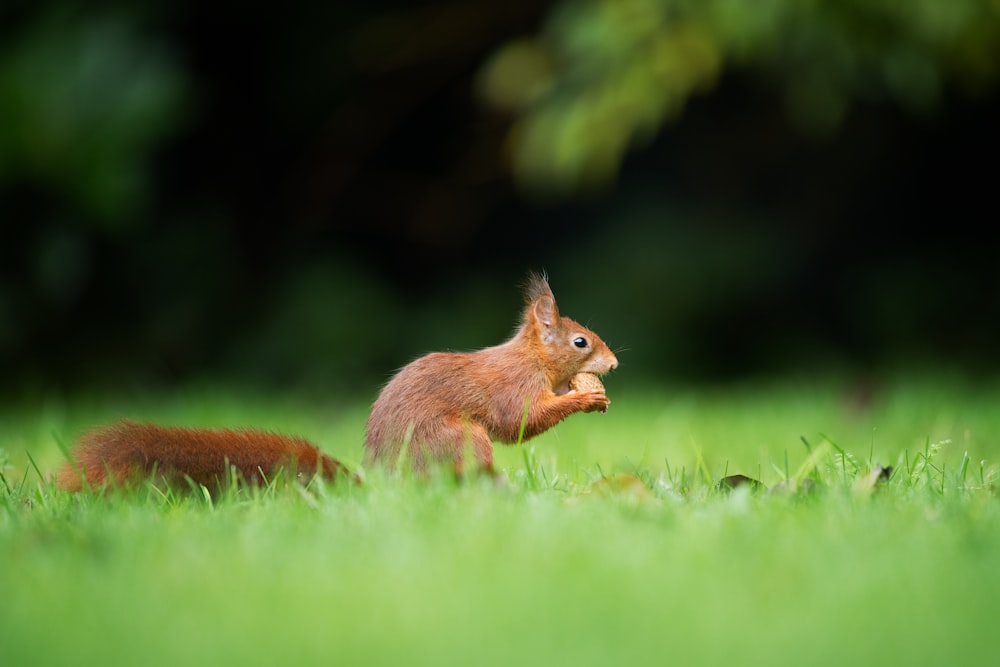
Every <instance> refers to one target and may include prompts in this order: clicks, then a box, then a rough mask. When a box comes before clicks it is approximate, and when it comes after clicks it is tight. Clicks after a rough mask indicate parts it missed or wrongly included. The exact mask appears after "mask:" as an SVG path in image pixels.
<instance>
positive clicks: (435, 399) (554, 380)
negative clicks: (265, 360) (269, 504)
mask: <svg viewBox="0 0 1000 667" xmlns="http://www.w3.org/2000/svg"><path fill="white" fill-rule="evenodd" d="M526 301H527V303H526V306H525V309H524V314H523V317H522V322H521V326H520V328H519V329H518V330H517V332H516V333H515V334H514V336H513V337H512V338H511V339H510V340H508V341H507V342H506V343H503V344H502V345H497V346H495V347H489V348H486V349H484V350H479V351H477V352H467V353H449V352H437V353H433V354H428V355H427V356H424V357H421V358H419V359H417V360H416V361H414V362H412V363H411V364H409V365H408V366H406V367H404V368H403V369H402V370H400V371H399V373H397V374H396V376H395V377H393V378H392V379H391V380H390V381H389V383H388V384H386V386H385V387H384V388H383V389H382V391H381V393H380V394H379V396H378V398H377V399H376V401H375V404H374V406H373V407H372V412H371V415H370V416H369V418H368V424H367V429H366V437H365V448H366V450H367V456H368V459H369V460H370V461H376V460H379V461H386V462H389V463H392V464H395V463H396V461H397V460H398V458H399V455H400V453H401V451H402V449H403V445H404V444H407V445H408V447H407V453H408V455H409V457H410V461H411V463H412V464H413V465H414V467H415V468H417V469H424V468H425V467H426V465H427V462H428V458H432V459H435V460H444V461H448V462H451V463H452V464H453V465H454V466H455V467H456V470H459V471H460V470H461V457H462V450H463V449H464V448H465V446H466V445H471V447H472V450H473V452H474V454H475V458H476V460H477V462H478V463H479V465H480V466H482V467H483V468H484V469H486V470H488V471H492V466H493V446H492V444H491V439H497V440H500V441H501V442H506V443H511V442H515V441H517V440H518V438H521V439H522V440H527V439H529V438H531V437H534V436H536V435H538V434H539V433H542V432H543V431H545V430H547V429H549V428H551V427H552V426H554V425H555V424H557V423H558V422H559V421H561V420H562V419H563V418H565V417H567V416H568V415H571V414H573V413H574V412H593V411H597V410H600V411H602V412H603V411H605V410H607V408H608V404H609V403H610V401H609V400H608V397H607V395H606V394H605V392H604V387H603V386H602V385H601V383H600V381H599V380H597V379H596V378H593V379H592V381H582V380H585V379H586V378H582V379H579V378H577V375H578V374H581V373H583V374H586V373H590V374H597V375H600V374H604V373H607V372H608V371H611V370H613V369H615V368H616V367H617V366H618V360H617V359H616V358H615V355H614V354H613V353H612V352H611V350H609V349H608V346H607V345H605V344H604V341H602V340H601V339H600V338H599V337H598V336H597V334H595V333H594V332H592V331H590V330H588V329H586V328H585V327H583V326H581V325H580V324H577V323H576V322H574V321H573V320H571V319H569V318H566V317H560V315H559V310H558V308H557V307H556V301H555V297H554V296H553V295H552V291H551V290H550V289H549V285H548V281H547V279H546V277H545V276H544V275H541V276H539V275H531V276H530V277H529V282H528V287H527V291H526ZM526 405H527V415H526V418H525V406H526ZM522 420H523V422H524V428H523V432H522ZM72 458H73V460H72V461H71V462H68V463H66V464H65V465H64V466H63V467H62V469H61V470H60V471H59V472H58V474H57V476H56V482H57V484H58V485H59V486H60V487H61V488H63V489H66V490H69V491H80V490H81V489H83V488H91V489H100V488H103V487H105V486H109V485H111V486H124V485H127V484H129V483H131V482H133V481H135V480H142V479H149V478H152V477H154V476H155V477H157V478H159V479H163V480H166V481H168V482H174V483H184V482H185V481H186V480H191V481H192V482H194V483H196V484H202V485H205V486H206V487H210V488H218V487H219V486H220V485H222V484H223V483H225V481H226V480H227V479H229V478H230V470H235V471H236V473H237V475H238V477H239V478H240V479H241V480H243V481H247V482H251V483H255V482H260V481H264V480H268V479H273V478H274V476H275V475H277V474H278V472H279V470H281V469H283V468H291V469H293V470H294V471H295V472H296V473H298V475H299V477H300V478H302V477H303V476H309V477H311V476H312V475H314V474H318V475H321V476H322V477H324V478H326V479H328V480H336V479H338V478H341V477H347V478H349V479H352V480H354V481H355V482H358V481H359V480H358V477H357V476H356V475H353V474H352V473H351V472H350V471H349V470H348V469H347V468H346V467H345V466H344V465H343V464H341V463H340V462H339V461H337V460H336V459H333V458H331V457H329V456H327V455H325V454H323V453H322V452H321V451H320V450H319V449H317V448H316V447H315V446H314V445H312V444H311V443H310V442H308V441H307V440H304V439H302V438H298V437H291V436H283V435H278V434H275V433H269V432H266V431H256V430H244V429H240V430H232V429H200V428H181V427H174V426H159V425H156V424H145V423H137V422H132V421H127V420H126V421H121V422H118V423H116V424H111V425H108V426H102V427H98V428H96V429H94V430H93V431H90V432H89V433H87V434H86V435H84V436H83V437H82V438H81V439H80V441H79V443H78V444H77V446H76V447H75V448H74V450H73V452H72Z"/></svg>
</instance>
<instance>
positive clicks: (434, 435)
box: [365, 273, 618, 473]
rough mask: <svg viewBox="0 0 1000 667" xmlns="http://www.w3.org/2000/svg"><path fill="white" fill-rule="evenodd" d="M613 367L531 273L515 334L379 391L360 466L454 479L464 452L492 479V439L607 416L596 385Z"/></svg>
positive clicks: (425, 362)
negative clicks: (400, 466)
mask: <svg viewBox="0 0 1000 667" xmlns="http://www.w3.org/2000/svg"><path fill="white" fill-rule="evenodd" d="M617 367H618V359H617V358H616V357H615V355H614V353H613V352H612V351H611V350H610V349H608V346H607V345H606V344H605V343H604V341H602V340H601V339H600V337H598V335H597V334H595V333H594V332H593V331H590V330H589V329H587V328H586V327H584V326H582V325H581V324H578V323H577V322H574V321H573V320H571V319H569V318H567V317H562V316H560V314H559V309H558V307H557V306H556V300H555V296H553V294H552V290H551V289H550V288H549V283H548V277H547V276H546V275H545V274H544V273H543V274H534V273H532V274H529V276H528V281H527V285H526V289H525V306H524V310H523V313H522V317H521V324H520V327H519V328H518V329H517V330H516V331H515V333H514V335H513V336H512V337H511V338H510V339H509V340H508V341H507V342H505V343H502V344H500V345H496V346H493V347H487V348H485V349H482V350H477V351H475V352H433V353H431V354H427V355H425V356H422V357H420V358H418V359H416V360H415V361H412V362H410V363H409V364H408V365H406V366H404V367H403V368H402V369H400V370H399V372H398V373H396V375H394V376H393V377H392V378H391V379H390V380H389V382H388V383H387V384H386V385H385V386H384V387H383V388H382V390H381V392H380V393H379V395H378V397H377V398H376V400H375V403H374V405H373V406H372V410H371V414H370V416H369V417H368V423H367V426H366V431H365V459H366V461H367V462H369V463H374V462H376V461H379V462H384V463H386V464H388V465H389V466H395V465H396V464H397V463H398V461H399V459H400V456H401V454H403V453H404V451H405V454H406V456H407V459H408V461H409V463H410V464H411V465H412V466H413V468H414V469H416V470H424V469H426V467H427V465H428V463H429V461H437V462H444V463H451V464H452V465H453V466H454V468H455V471H456V472H459V473H460V472H461V471H462V456H463V451H464V450H465V449H466V448H471V450H472V453H473V454H474V456H475V459H476V462H477V463H478V465H479V466H480V468H481V469H482V470H483V471H485V472H488V473H492V472H493V445H492V440H499V441H500V442H503V443H508V444H509V443H514V442H519V441H525V440H528V439H529V438H532V437H534V436H536V435H538V434H540V433H542V432H544V431H546V430H548V429H549V428H551V427H552V426H555V425H556V424H557V423H559V422H560V421H562V420H563V419H564V418H566V417H567V416H569V415H571V414H573V413H574V412H595V411H601V412H606V411H607V409H608V405H609V404H610V400H609V399H608V396H607V394H606V393H605V391H604V387H603V385H602V384H601V382H600V380H598V379H597V378H596V377H592V381H576V380H575V378H577V376H578V374H591V376H594V375H603V374H604V373H607V372H609V371H612V370H614V369H615V368H617Z"/></svg>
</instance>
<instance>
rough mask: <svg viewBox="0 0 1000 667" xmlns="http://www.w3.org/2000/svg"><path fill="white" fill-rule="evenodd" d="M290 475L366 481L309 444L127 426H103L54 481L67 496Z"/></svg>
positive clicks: (257, 434) (244, 432)
mask: <svg viewBox="0 0 1000 667" xmlns="http://www.w3.org/2000/svg"><path fill="white" fill-rule="evenodd" d="M283 469H291V470H292V471H293V472H294V473H295V474H296V475H297V478H298V479H299V480H302V481H308V480H309V479H311V478H312V476H313V475H319V476H321V477H323V478H324V479H326V480H328V481H336V480H338V479H340V478H343V477H346V478H349V479H351V480H353V481H354V482H355V483H358V482H359V481H360V480H359V479H358V477H357V476H356V475H354V474H352V473H351V472H350V471H349V470H348V469H347V468H346V467H345V466H344V465H343V464H342V463H340V462H339V461H337V460H336V459H334V458H331V457H329V456H327V455H326V454H324V453H322V452H321V451H320V450H319V449H317V448H316V446H315V445H313V444H312V443H310V442H309V441H308V440H305V439H303V438H299V437H294V436H284V435H279V434H277V433H271V432H268V431H258V430H252V429H207V428H182V427H177V426H160V425H157V424H145V423H139V422H134V421H129V420H122V421H120V422H118V423H116V424H111V425H108V426H101V427H98V428H96V429H94V430H92V431H90V432H89V433H87V434H85V435H84V436H83V437H82V438H80V441H79V442H78V444H77V445H76V447H75V448H74V449H73V452H72V460H71V461H69V462H67V463H65V464H64V465H63V467H62V468H61V469H60V470H59V472H58V473H57V474H56V484H57V485H58V486H59V487H60V488H62V489H64V490H66V491H81V490H83V489H84V488H87V489H102V488H105V487H107V486H119V487H124V486H128V485H129V484H131V483H133V482H135V481H137V480H142V479H152V478H157V479H158V480H163V481H166V482H168V483H171V484H183V483H184V482H185V481H186V480H190V481H191V482H193V483H195V484H201V485H204V486H205V487H206V488H210V489H213V490H218V489H219V488H220V487H221V486H223V485H224V483H225V481H226V480H227V479H230V474H231V471H235V473H236V475H237V480H238V481H240V482H247V483H250V484H259V483H261V482H267V481H268V480H271V479H274V477H275V476H276V475H277V474H279V472H280V471H281V470H283Z"/></svg>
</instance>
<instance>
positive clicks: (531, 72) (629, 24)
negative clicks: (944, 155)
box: [480, 0, 1000, 193]
mask: <svg viewBox="0 0 1000 667" xmlns="http://www.w3.org/2000/svg"><path fill="white" fill-rule="evenodd" d="M998 45H1000V5H998V4H997V3H996V2H992V1H990V0H956V1H954V2H940V1H938V0H918V1H914V2H895V1H894V0H848V1H844V0H811V1H795V0H764V1H762V2H744V1H742V0H564V2H562V3H561V4H560V5H559V6H558V7H557V8H556V10H555V11H553V12H552V14H551V16H550V17H549V20H548V22H547V24H546V26H545V28H544V29H543V30H542V32H541V33H540V34H539V35H536V36H533V37H530V38H523V39H519V40H516V41H513V42H511V43H509V44H507V45H505V46H504V47H502V48H501V49H500V50H499V51H498V52H497V53H496V54H495V55H494V56H493V58H492V59H491V60H490V61H489V62H488V63H487V64H486V65H485V66H484V67H483V69H482V72H481V75H480V89H481V92H482V95H483V97H484V98H485V99H486V100H487V101H489V102H490V103H491V104H493V105H494V106H496V107H498V108H502V109H507V110H510V111H512V112H514V113H515V114H516V119H517V120H516V122H515V124H514V126H513V128H512V130H511V133H510V136H509V148H510V154H511V160H512V163H513V167H514V171H515V175H516V176H517V178H518V179H519V180H520V181H521V183H522V185H524V186H525V187H526V188H528V189H530V190H534V191H537V192H557V193H567V192H572V191H575V190H578V189H581V188H586V187H588V186H600V185H605V184H607V183H608V182H609V181H611V180H613V178H614V176H615V174H616V172H617V170H618V168H619V167H620V165H621V162H622V159H623V157H624V155H625V153H626V151H627V150H628V149H629V148H630V147H632V146H635V145H641V144H643V143H645V142H648V141H649V140H650V139H651V138H652V137H653V136H654V135H655V134H656V132H657V131H658V129H659V128H660V126H661V125H663V124H664V123H665V122H668V121H670V120H672V119H674V118H676V117H677V116H678V115H679V114H680V113H681V111H682V110H683V108H684V106H685V105H686V104H687V102H688V101H689V99H690V98H691V97H692V96H693V95H695V94H697V93H699V92H703V91H705V90H708V89H710V88H712V86H713V85H714V84H715V83H716V81H717V80H718V78H719V77H720V75H721V74H722V73H723V72H725V71H728V70H740V71H744V72H752V73H754V74H756V75H759V76H760V77H761V79H762V81H764V82H767V83H766V85H770V82H773V83H774V84H775V85H776V86H777V87H778V88H779V90H780V94H781V95H782V96H783V98H784V100H785V107H786V109H787V112H788V114H789V116H790V117H791V119H792V120H793V121H794V122H795V123H796V124H797V125H799V126H800V127H802V128H803V129H804V130H806V131H808V132H813V133H827V132H829V131H831V130H833V129H835V128H836V127H837V126H838V125H839V124H840V123H841V122H842V120H843V119H844V117H845V115H846V113H847V111H848V109H849V107H850V105H851V104H852V103H853V102H855V101H858V100H861V101H882V100H886V99H889V100H892V101H894V102H895V103H897V104H899V105H900V106H902V107H904V108H905V109H907V110H909V111H910V112H913V113H916V114H927V113H929V112H931V111H933V110H934V109H935V107H936V106H937V105H938V103H939V102H940V101H941V98H942V96H943V95H944V92H945V90H946V88H948V87H949V86H951V87H955V88H959V89H962V90H965V91H968V92H973V93H975V92H979V91H982V90H984V89H986V88H988V87H989V86H991V85H993V84H994V83H995V81H996V77H997V73H998V67H997V63H998V62H1000V46H998Z"/></svg>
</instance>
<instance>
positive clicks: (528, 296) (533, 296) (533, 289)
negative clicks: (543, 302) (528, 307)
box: [524, 271, 556, 304]
mask: <svg viewBox="0 0 1000 667" xmlns="http://www.w3.org/2000/svg"><path fill="white" fill-rule="evenodd" d="M542 297H548V298H549V299H551V300H552V303H553V304H555V301H556V298H555V296H553V295H552V290H551V289H550V288H549V277H548V275H546V273H545V272H544V271H542V272H541V273H535V272H531V273H529V274H528V279H527V280H526V281H525V284H524V301H525V303H526V304H532V303H535V302H536V301H538V300H539V299H541V298H542Z"/></svg>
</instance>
